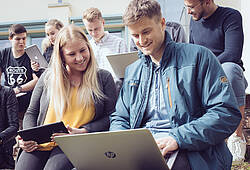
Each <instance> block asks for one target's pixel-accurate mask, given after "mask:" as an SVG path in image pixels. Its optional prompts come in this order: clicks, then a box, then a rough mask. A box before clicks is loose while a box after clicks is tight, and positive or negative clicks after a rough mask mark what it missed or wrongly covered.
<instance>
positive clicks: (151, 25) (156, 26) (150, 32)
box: [128, 17, 166, 60]
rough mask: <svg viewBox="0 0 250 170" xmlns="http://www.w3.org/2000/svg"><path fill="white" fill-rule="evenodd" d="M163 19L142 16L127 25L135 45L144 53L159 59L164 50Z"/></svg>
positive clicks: (164, 26)
mask: <svg viewBox="0 0 250 170" xmlns="http://www.w3.org/2000/svg"><path fill="white" fill-rule="evenodd" d="M165 28H166V25H165V19H164V18H161V19H160V20H159V19H158V20H157V19H156V18H155V17H153V18H149V17H142V18H141V19H140V20H139V21H138V22H136V23H135V24H131V25H128V30H129V32H130V34H131V35H132V38H133V40H134V42H135V44H136V46H137V47H138V48H139V49H140V50H141V51H142V52H143V53H144V54H145V55H150V56H151V57H153V58H154V59H156V60H159V59H160V58H161V57H162V55H163V52H164V49H165V44H164V38H165Z"/></svg>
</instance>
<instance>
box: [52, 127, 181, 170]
mask: <svg viewBox="0 0 250 170" xmlns="http://www.w3.org/2000/svg"><path fill="white" fill-rule="evenodd" d="M55 141H56V143H57V144H58V145H59V147H60V148H61V149H62V151H63V152H64V153H65V154H66V156H67V157H68V158H69V160H70V161H71V162H72V163H73V165H74V166H75V168H76V169H77V170H100V169H101V170H116V169H119V170H168V169H170V168H171V167H168V163H166V161H165V159H164V157H163V156H162V154H161V152H160V150H159V148H158V147H157V144H156V142H155V140H154V138H153V136H152V135H151V133H150V131H149V130H147V129H133V130H124V131H112V132H97V133H87V134H75V135H64V136H56V137H55ZM176 156H177V153H174V154H171V156H170V157H169V160H172V162H171V166H172V164H173V162H174V160H175V158H176ZM167 162H169V161H167Z"/></svg>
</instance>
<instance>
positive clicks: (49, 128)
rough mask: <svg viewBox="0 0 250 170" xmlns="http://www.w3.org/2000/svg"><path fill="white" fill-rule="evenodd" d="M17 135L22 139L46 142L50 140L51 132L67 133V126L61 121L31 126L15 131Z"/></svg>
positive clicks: (39, 142)
mask: <svg viewBox="0 0 250 170" xmlns="http://www.w3.org/2000/svg"><path fill="white" fill-rule="evenodd" d="M17 133H18V135H20V136H21V138H22V139H23V140H24V141H29V140H32V141H36V142H37V143H38V144H41V143H46V142H50V141H51V138H50V137H51V136H52V134H53V133H68V130H67V128H66V127H65V125H64V124H63V122H62V121H61V122H56V123H52V124H47V125H42V126H37V127H32V128H29V129H24V130H20V131H18V132H17Z"/></svg>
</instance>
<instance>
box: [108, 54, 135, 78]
mask: <svg viewBox="0 0 250 170" xmlns="http://www.w3.org/2000/svg"><path fill="white" fill-rule="evenodd" d="M107 59H108V61H109V63H110V65H111V67H112V69H113V70H114V73H115V75H116V77H117V78H124V73H125V69H126V67H127V66H128V65H130V64H132V63H133V62H135V61H136V60H138V52H129V53H121V54H111V55H107Z"/></svg>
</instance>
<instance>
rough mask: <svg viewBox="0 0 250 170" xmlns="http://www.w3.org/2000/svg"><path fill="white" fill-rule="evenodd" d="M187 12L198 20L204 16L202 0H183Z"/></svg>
mask: <svg viewBox="0 0 250 170" xmlns="http://www.w3.org/2000/svg"><path fill="white" fill-rule="evenodd" d="M184 4H185V7H186V9H187V13H188V14H190V15H192V18H193V20H195V21H198V20H200V19H201V18H202V17H204V16H205V10H204V7H203V2H201V1H200V0H184Z"/></svg>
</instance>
